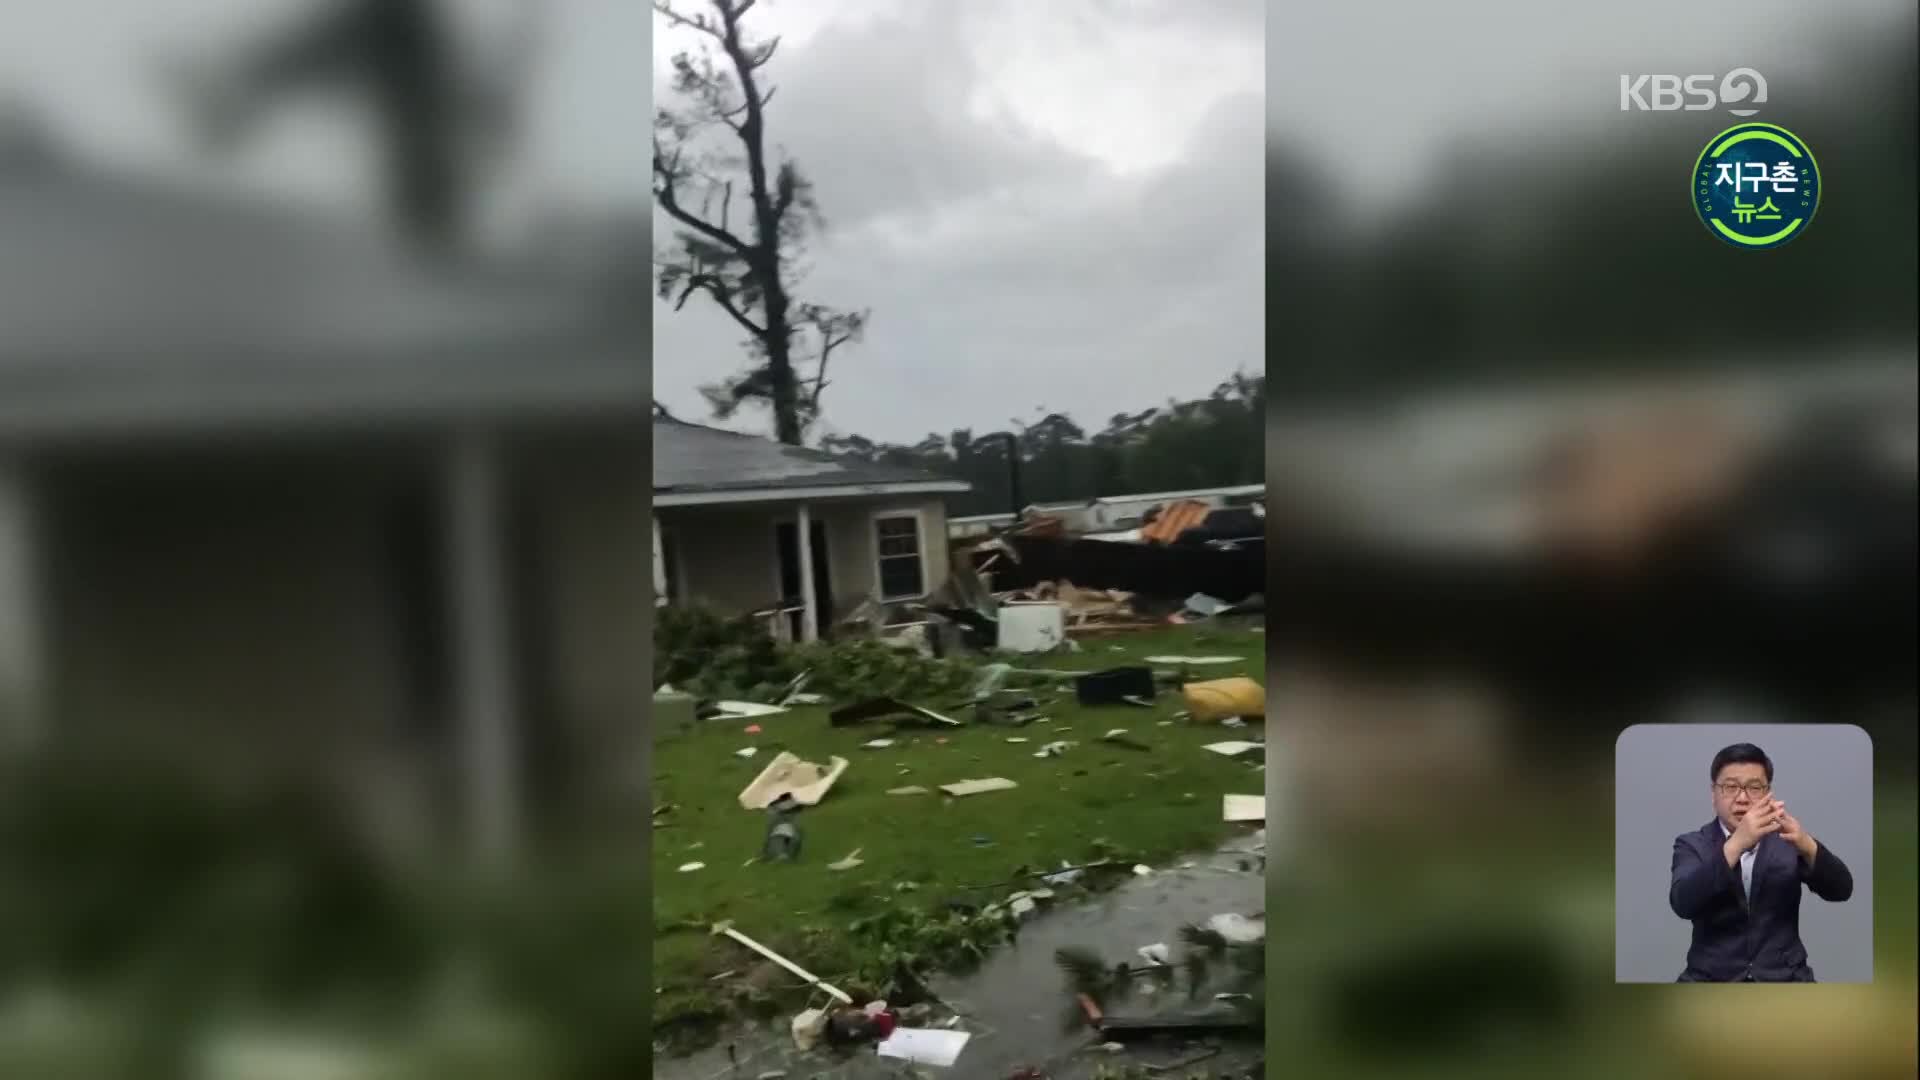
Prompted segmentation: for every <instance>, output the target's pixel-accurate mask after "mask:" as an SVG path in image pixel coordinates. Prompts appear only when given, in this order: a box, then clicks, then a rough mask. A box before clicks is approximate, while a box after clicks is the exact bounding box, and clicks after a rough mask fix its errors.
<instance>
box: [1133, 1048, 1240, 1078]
mask: <svg viewBox="0 0 1920 1080" xmlns="http://www.w3.org/2000/svg"><path fill="white" fill-rule="evenodd" d="M1219 1054H1220V1048H1219V1047H1217V1046H1210V1047H1208V1048H1206V1049H1205V1050H1201V1051H1200V1052H1198V1053H1195V1054H1191V1055H1189V1056H1187V1057H1184V1058H1181V1059H1180V1060H1179V1061H1169V1062H1167V1063H1166V1064H1165V1065H1143V1066H1141V1068H1144V1069H1146V1070H1147V1071H1148V1072H1150V1073H1154V1074H1156V1075H1157V1074H1160V1073H1170V1072H1177V1071H1179V1070H1181V1069H1190V1068H1192V1067H1193V1066H1195V1065H1198V1064H1200V1063H1201V1062H1203V1061H1206V1060H1207V1059H1208V1058H1213V1057H1218V1056H1219Z"/></svg>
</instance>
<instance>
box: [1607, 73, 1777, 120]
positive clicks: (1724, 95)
mask: <svg viewBox="0 0 1920 1080" xmlns="http://www.w3.org/2000/svg"><path fill="white" fill-rule="evenodd" d="M1749 98H1751V99H1752V100H1751V101H1750V102H1749V100H1748V99H1749ZM1766 102H1767V80H1766V77H1765V76H1763V75H1761V74H1760V73H1759V72H1757V71H1755V70H1753V69H1752V68H1749V67H1743V68H1734V69H1733V70H1732V71H1729V72H1727V74H1726V76H1725V77H1724V78H1721V79H1720V80H1719V87H1718V90H1717V91H1716V89H1715V86H1714V77H1713V76H1711V75H1686V76H1680V75H1641V76H1639V77H1637V78H1636V77H1634V76H1632V75H1622V76H1620V111H1621V112H1632V111H1634V110H1636V109H1638V110H1640V111H1641V112H1674V111H1676V110H1680V109H1685V110H1686V111H1688V112H1706V111H1708V110H1710V109H1712V108H1714V107H1715V106H1717V105H1726V106H1728V109H1727V111H1728V112H1730V113H1732V114H1733V115H1735V116H1752V115H1753V114H1754V113H1757V112H1759V111H1760V110H1759V109H1756V108H1752V107H1751V106H1754V105H1764V104H1766ZM1742 103H1747V104H1748V106H1749V107H1747V108H1733V106H1735V105H1739V104H1742Z"/></svg>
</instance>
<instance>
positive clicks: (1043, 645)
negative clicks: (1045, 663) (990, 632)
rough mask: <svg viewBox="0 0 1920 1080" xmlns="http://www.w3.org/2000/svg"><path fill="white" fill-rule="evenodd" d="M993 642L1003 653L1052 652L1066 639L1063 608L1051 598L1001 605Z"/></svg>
mask: <svg viewBox="0 0 1920 1080" xmlns="http://www.w3.org/2000/svg"><path fill="white" fill-rule="evenodd" d="M998 614H999V619H998V621H997V622H996V624H995V631H996V636H995V641H994V645H995V646H996V647H997V648H999V649H1000V650H1001V651H1003V652H1015V653H1043V652H1052V651H1053V650H1055V649H1057V648H1059V647H1060V643H1061V642H1062V641H1065V640H1066V636H1067V632H1066V631H1067V620H1066V612H1065V610H1064V609H1063V608H1062V607H1061V606H1060V605H1059V604H1058V603H1055V602H1053V601H1031V602H1024V603H1005V604H1001V605H1000V611H999V613H998Z"/></svg>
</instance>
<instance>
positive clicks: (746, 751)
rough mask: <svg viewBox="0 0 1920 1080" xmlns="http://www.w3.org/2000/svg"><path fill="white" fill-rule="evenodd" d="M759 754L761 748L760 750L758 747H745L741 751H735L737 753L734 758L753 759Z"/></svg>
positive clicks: (734, 753)
mask: <svg viewBox="0 0 1920 1080" xmlns="http://www.w3.org/2000/svg"><path fill="white" fill-rule="evenodd" d="M759 752H760V748H759V747H757V746H748V747H743V748H741V749H739V750H735V751H734V752H733V756H734V757H741V758H749V757H752V756H753V755H755V754H757V753H759Z"/></svg>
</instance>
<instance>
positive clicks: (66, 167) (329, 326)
mask: <svg viewBox="0 0 1920 1080" xmlns="http://www.w3.org/2000/svg"><path fill="white" fill-rule="evenodd" d="M5 134H6V133H5V132H4V131H0V136H4V135H5ZM19 141H20V140H19V138H18V137H17V135H16V136H15V137H13V138H12V139H11V140H8V139H5V138H0V143H6V144H7V145H5V146H0V151H4V152H0V236H5V237H6V238H7V241H6V243H5V244H4V245H0V436H12V437H21V436H25V437H34V436H49V437H58V436H64V435H74V434H90V433H95V432H100V431H113V432H116V433H120V432H128V431H148V430H174V429H179V428H197V427H205V426H209V425H213V426H220V425H225V424H231V423H234V422H239V423H242V424H245V423H256V424H265V425H269V426H271V427H272V429H273V430H280V429H281V428H282V427H284V426H285V425H286V424H287V423H289V422H290V421H295V420H301V419H310V418H324V417H330V416H332V417H340V418H345V419H352V420H366V419H389V418H391V419H436V420H437V419H443V418H449V417H461V418H464V417H474V416H495V415H503V416H519V415H525V414H529V413H533V414H541V413H545V414H553V415H555V416H556V417H569V416H575V415H579V414H581V413H583V412H592V413H608V412H618V413H620V414H621V415H637V414H638V412H639V409H640V408H642V407H643V404H644V403H645V402H646V401H648V400H649V395H648V387H647V370H646V364H645V359H644V358H645V355H646V353H645V349H646V347H647V341H648V338H647V334H646V329H647V328H646V321H645V316H644V313H643V310H642V309H643V305H642V304H641V303H638V302H635V301H634V300H633V299H632V295H631V294H630V293H629V295H628V296H627V298H626V299H625V301H624V302H616V300H615V299H614V297H613V296H612V292H613V290H614V280H615V278H616V277H617V276H618V274H619V271H620V268H619V267H618V266H616V265H615V264H614V261H613V258H612V256H611V254H608V256H607V257H606V258H604V259H601V260H600V263H601V265H595V266H590V267H582V266H571V267H565V268H557V267H555V266H553V265H551V264H534V263H531V262H530V261H528V260H524V259H515V260H512V261H510V262H509V261H506V260H503V259H498V258H482V257H479V256H469V257H466V258H458V259H453V260H448V261H446V262H442V263H431V264H430V263H427V262H425V261H423V260H421V259H419V258H416V257H413V256H412V255H411V254H410V253H409V252H408V250H406V249H405V248H404V247H403V246H401V245H400V244H398V243H396V242H394V240H393V239H392V238H391V237H390V236H389V235H387V232H386V230H383V229H381V228H379V227H378V225H377V223H373V222H365V221H359V220H354V219H348V220H336V219H335V218H333V217H329V216H327V215H324V214H320V213H317V212H307V211H302V210H298V209H295V208H292V207H289V206H285V205H280V204H277V203H268V202H263V201H261V200H258V199H246V198H242V197H239V196H223V195H217V194H213V193H210V192H206V191H203V190H199V189H196V188H193V187H190V186H185V185H180V184H175V183H170V182H167V181H163V180H158V179H152V178H147V177H136V176H130V175H121V174H117V173H114V172H110V171H106V170H103V169H100V168H97V167H93V166H90V165H87V164H85V163H82V162H78V161H75V160H73V159H72V158H71V156H69V155H65V154H63V153H61V152H60V151H59V150H58V148H49V147H47V146H44V145H36V146H34V147H31V149H32V151H33V152H31V153H28V152H26V151H25V150H24V149H23V148H22V147H21V146H17V145H13V143H17V142H19ZM639 239H640V234H637V233H636V234H635V236H634V238H633V243H635V244H637V243H638V242H639ZM629 246H630V245H629Z"/></svg>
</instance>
